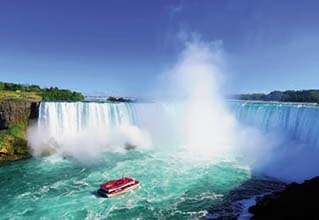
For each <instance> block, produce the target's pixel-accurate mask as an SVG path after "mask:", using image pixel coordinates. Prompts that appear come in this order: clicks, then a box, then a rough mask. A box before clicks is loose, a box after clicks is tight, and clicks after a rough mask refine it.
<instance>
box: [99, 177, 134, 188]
mask: <svg viewBox="0 0 319 220" xmlns="http://www.w3.org/2000/svg"><path fill="white" fill-rule="evenodd" d="M133 181H135V180H134V179H132V178H129V177H124V178H121V179H116V180H111V181H108V182H106V183H102V184H101V187H102V188H104V189H108V190H111V189H115V188H119V187H122V186H124V185H126V184H128V183H130V182H133Z"/></svg>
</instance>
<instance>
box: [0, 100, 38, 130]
mask: <svg viewBox="0 0 319 220" xmlns="http://www.w3.org/2000/svg"><path fill="white" fill-rule="evenodd" d="M38 109H39V101H32V100H23V99H17V100H14V99H3V100H0V130H3V129H8V128H9V127H10V126H13V125H16V124H18V123H25V124H28V122H29V120H30V119H36V118H37V117H38V111H39V110H38Z"/></svg>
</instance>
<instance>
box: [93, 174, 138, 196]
mask: <svg viewBox="0 0 319 220" xmlns="http://www.w3.org/2000/svg"><path fill="white" fill-rule="evenodd" d="M139 186H140V182H139V181H138V180H135V179H133V178H129V177H123V178H122V179H117V180H111V181H109V182H106V183H102V184H101V185H100V189H99V190H98V191H97V192H98V193H99V194H100V195H102V196H105V197H108V198H109V197H112V196H116V195H120V194H123V193H126V192H128V191H131V190H134V189H137V188H138V187H139Z"/></svg>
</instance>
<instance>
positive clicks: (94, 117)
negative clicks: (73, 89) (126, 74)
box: [38, 102, 136, 138]
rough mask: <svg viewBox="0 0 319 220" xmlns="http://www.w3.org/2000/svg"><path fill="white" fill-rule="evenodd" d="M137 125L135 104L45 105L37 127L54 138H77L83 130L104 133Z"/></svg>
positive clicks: (85, 103) (87, 103)
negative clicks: (121, 127)
mask: <svg viewBox="0 0 319 220" xmlns="http://www.w3.org/2000/svg"><path fill="white" fill-rule="evenodd" d="M135 123H136V112H135V108H134V105H132V104H129V103H118V104H111V103H103V102H101V103H99V102H42V103H41V105H40V110H39V119H38V127H39V128H41V129H46V130H48V132H49V135H50V136H52V137H55V138H58V137H63V136H76V135H78V134H80V133H82V132H83V131H86V130H91V129H95V130H98V131H104V132H105V134H107V133H108V132H110V131H111V129H115V128H118V127H120V126H125V125H134V124H135Z"/></svg>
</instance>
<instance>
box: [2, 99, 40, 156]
mask: <svg viewBox="0 0 319 220" xmlns="http://www.w3.org/2000/svg"><path fill="white" fill-rule="evenodd" d="M39 104H40V100H31V99H0V161H5V160H18V159H23V158H28V157H30V154H29V151H28V146H27V140H26V131H27V127H28V125H29V123H30V121H32V120H36V119H37V118H38V111H39V110H38V109H39Z"/></svg>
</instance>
